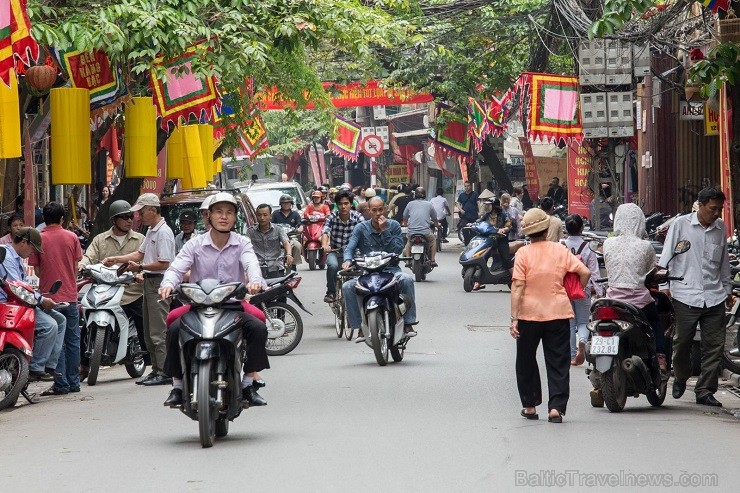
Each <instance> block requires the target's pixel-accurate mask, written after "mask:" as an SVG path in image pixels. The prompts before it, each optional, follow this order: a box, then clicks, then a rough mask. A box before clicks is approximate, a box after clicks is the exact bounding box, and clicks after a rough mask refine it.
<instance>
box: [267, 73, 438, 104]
mask: <svg viewBox="0 0 740 493" xmlns="http://www.w3.org/2000/svg"><path fill="white" fill-rule="evenodd" d="M323 86H324V90H325V91H326V92H328V93H329V94H330V95H331V102H332V103H333V104H334V107H335V108H350V107H354V106H397V105H401V104H417V103H429V102H431V101H434V96H432V95H431V94H429V93H420V92H416V91H413V90H411V89H404V88H383V87H381V85H380V82H379V81H377V80H370V81H367V82H366V83H365V84H362V83H360V82H351V83H349V84H335V83H333V82H324V83H323ZM306 97H308V95H306ZM255 98H256V99H257V101H258V104H259V105H260V106H261V108H262V109H264V110H283V109H285V108H295V107H296V106H297V105H296V104H295V102H294V101H285V100H284V99H283V98H281V96H280V94H279V93H278V92H277V90H276V89H271V90H268V91H261V92H258V93H257V94H256V95H255ZM311 108H315V105H314V103H313V102H311V101H309V102H308V104H307V105H306V109H311Z"/></svg>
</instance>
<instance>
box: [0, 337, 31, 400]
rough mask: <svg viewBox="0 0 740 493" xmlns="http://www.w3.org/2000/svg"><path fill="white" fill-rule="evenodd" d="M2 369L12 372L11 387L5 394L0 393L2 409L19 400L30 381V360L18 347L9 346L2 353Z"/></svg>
mask: <svg viewBox="0 0 740 493" xmlns="http://www.w3.org/2000/svg"><path fill="white" fill-rule="evenodd" d="M1 370H5V371H7V372H8V373H9V374H10V387H9V388H7V389H5V393H4V394H2V393H0V409H5V408H6V407H11V406H14V405H15V403H16V402H18V396H19V395H21V392H22V391H23V388H24V387H25V386H26V384H27V383H28V360H27V359H26V356H25V355H24V354H23V353H21V352H20V351H19V350H18V349H16V348H14V347H9V346H8V347H6V349H5V350H4V351H3V352H2V353H1V354H0V371H1Z"/></svg>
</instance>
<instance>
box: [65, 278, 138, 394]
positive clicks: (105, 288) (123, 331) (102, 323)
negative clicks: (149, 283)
mask: <svg viewBox="0 0 740 493" xmlns="http://www.w3.org/2000/svg"><path fill="white" fill-rule="evenodd" d="M125 268H126V266H125V265H123V266H121V267H119V268H115V267H106V266H104V265H103V264H93V265H88V266H87V267H85V269H84V270H83V271H82V276H83V277H85V278H90V279H91V280H92V282H91V283H89V284H86V285H84V286H83V287H82V289H80V291H79V295H78V299H79V301H80V305H81V308H82V316H83V318H82V320H84V326H83V325H82V324H81V328H82V329H83V330H82V331H81V332H82V336H83V339H84V340H85V348H86V350H85V356H86V357H88V358H89V359H90V373H89V374H88V377H87V384H88V385H95V384H96V383H97V381H98V372H99V371H100V367H101V366H113V365H120V364H122V365H124V366H125V367H126V372H127V373H128V374H129V376H130V377H132V378H138V377H140V376H142V375H143V374H144V370H145V368H146V364H145V363H144V354H145V352H144V351H143V350H142V348H141V346H140V344H139V338H138V336H137V333H136V325H135V323H134V320H133V319H132V318H131V317H128V316H127V315H126V313H125V312H124V311H123V308H122V307H121V298H122V297H123V293H124V291H125V290H126V286H128V285H129V284H131V283H133V282H134V275H133V274H132V273H131V272H125V271H124V270H125Z"/></svg>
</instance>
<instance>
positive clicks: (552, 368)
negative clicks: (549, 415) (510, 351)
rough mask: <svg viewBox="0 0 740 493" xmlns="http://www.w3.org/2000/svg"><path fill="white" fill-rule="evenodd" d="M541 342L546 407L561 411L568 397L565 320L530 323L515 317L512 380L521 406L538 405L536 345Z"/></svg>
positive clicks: (568, 349) (568, 346)
mask: <svg viewBox="0 0 740 493" xmlns="http://www.w3.org/2000/svg"><path fill="white" fill-rule="evenodd" d="M540 340H541V341H542V351H543V353H544V354H545V367H546V369H547V389H548V391H549V394H550V398H549V400H548V402H547V408H548V409H557V410H558V411H559V412H560V413H561V414H565V411H566V407H567V406H568V397H569V396H570V324H569V322H568V319H562V320H549V321H547V322H533V321H530V320H519V339H517V340H516V383H517V387H518V389H519V398H520V399H521V401H522V407H536V406H539V405H540V404H542V384H541V382H540V368H539V366H538V365H537V347H538V346H539V345H540Z"/></svg>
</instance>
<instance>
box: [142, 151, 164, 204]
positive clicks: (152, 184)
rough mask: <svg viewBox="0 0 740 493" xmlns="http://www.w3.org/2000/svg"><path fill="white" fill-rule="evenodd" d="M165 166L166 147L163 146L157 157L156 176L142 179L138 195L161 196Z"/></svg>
mask: <svg viewBox="0 0 740 493" xmlns="http://www.w3.org/2000/svg"><path fill="white" fill-rule="evenodd" d="M166 166H167V146H165V147H164V148H163V149H162V150H161V151H159V154H158V155H157V176H156V177H154V178H144V181H143V182H141V188H140V189H139V194H142V193H153V194H155V195H157V196H159V195H162V192H163V191H164V182H165V173H164V170H165V167H166Z"/></svg>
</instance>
